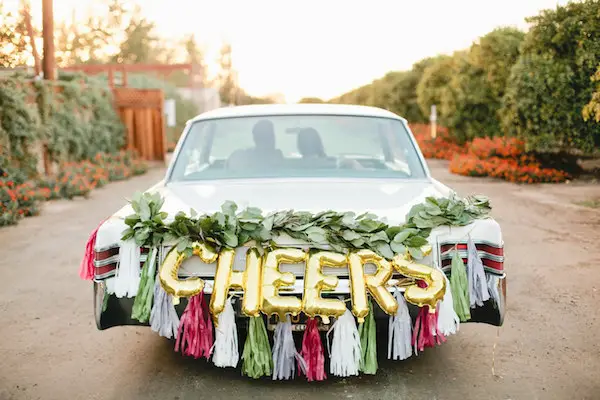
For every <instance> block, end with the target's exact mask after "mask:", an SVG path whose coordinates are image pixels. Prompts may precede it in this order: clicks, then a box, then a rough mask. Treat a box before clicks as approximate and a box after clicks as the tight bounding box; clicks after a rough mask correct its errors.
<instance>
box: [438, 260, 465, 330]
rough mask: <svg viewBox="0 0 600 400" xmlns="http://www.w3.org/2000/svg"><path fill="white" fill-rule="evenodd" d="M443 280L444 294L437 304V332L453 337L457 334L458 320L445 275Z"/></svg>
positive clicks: (448, 281)
mask: <svg viewBox="0 0 600 400" xmlns="http://www.w3.org/2000/svg"><path fill="white" fill-rule="evenodd" d="M442 274H443V275H444V279H445V280H446V293H444V298H443V299H442V301H440V302H439V304H438V307H439V309H440V312H439V314H438V323H437V326H438V330H439V331H440V332H441V333H442V334H443V335H444V336H448V335H454V334H455V333H456V332H458V329H459V326H460V318H458V315H456V311H454V299H453V298H452V290H451V288H450V280H448V277H447V276H446V274H444V273H443V272H442Z"/></svg>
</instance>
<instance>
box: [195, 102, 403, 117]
mask: <svg viewBox="0 0 600 400" xmlns="http://www.w3.org/2000/svg"><path fill="white" fill-rule="evenodd" d="M272 115H348V116H361V117H384V118H393V119H399V120H403V121H406V120H405V119H404V118H402V117H400V116H398V115H396V114H394V113H392V112H390V111H387V110H384V109H382V108H377V107H368V106H358V105H347V104H253V105H247V106H234V107H222V108H217V109H215V110H211V111H207V112H205V113H202V114H200V115H198V116H197V117H195V118H192V119H191V121H199V120H206V119H215V118H235V117H260V116H272Z"/></svg>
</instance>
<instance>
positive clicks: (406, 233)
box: [392, 229, 411, 243]
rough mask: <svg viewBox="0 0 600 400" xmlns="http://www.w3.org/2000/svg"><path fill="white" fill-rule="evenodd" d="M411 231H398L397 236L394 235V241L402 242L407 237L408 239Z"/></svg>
mask: <svg viewBox="0 0 600 400" xmlns="http://www.w3.org/2000/svg"><path fill="white" fill-rule="evenodd" d="M410 234H411V232H410V231H409V230H408V229H406V230H404V231H401V232H400V233H398V234H397V235H396V236H394V239H393V240H392V241H393V242H394V243H402V242H404V241H405V240H406V239H408V237H409V236H410Z"/></svg>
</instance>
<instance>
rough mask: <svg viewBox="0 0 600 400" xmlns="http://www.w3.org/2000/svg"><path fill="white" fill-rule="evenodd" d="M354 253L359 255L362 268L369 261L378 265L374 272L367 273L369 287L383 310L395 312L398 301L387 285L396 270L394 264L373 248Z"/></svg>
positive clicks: (366, 279)
mask: <svg viewBox="0 0 600 400" xmlns="http://www.w3.org/2000/svg"><path fill="white" fill-rule="evenodd" d="M354 254H356V256H358V259H359V260H360V264H361V268H364V267H363V266H364V265H365V264H369V263H371V264H375V266H377V271H376V272H375V273H374V274H365V282H366V285H367V289H368V290H369V292H371V295H372V296H373V298H374V299H375V301H376V302H377V304H379V307H381V309H382V310H383V311H385V312H386V313H388V314H395V313H396V311H397V310H398V303H397V302H396V300H395V299H394V296H392V295H391V293H390V292H389V290H388V288H387V287H386V284H387V282H388V281H389V280H390V278H391V277H392V274H393V272H394V270H393V267H392V264H391V263H390V262H389V261H388V260H386V259H385V258H383V257H381V256H380V255H377V254H375V252H373V251H371V250H360V251H357V252H356V253H354ZM355 262H356V261H355Z"/></svg>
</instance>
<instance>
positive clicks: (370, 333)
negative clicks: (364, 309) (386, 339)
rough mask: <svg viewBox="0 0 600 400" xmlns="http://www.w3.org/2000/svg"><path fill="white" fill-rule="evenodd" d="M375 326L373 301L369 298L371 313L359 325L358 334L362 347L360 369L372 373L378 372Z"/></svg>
mask: <svg viewBox="0 0 600 400" xmlns="http://www.w3.org/2000/svg"><path fill="white" fill-rule="evenodd" d="M375 328H376V327H375V316H374V315H373V303H371V300H369V315H367V317H366V318H365V322H363V323H361V324H360V326H359V327H358V334H359V336H360V347H361V357H360V370H361V371H362V372H363V373H365V374H370V375H375V374H376V373H377V332H376V329H375Z"/></svg>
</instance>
